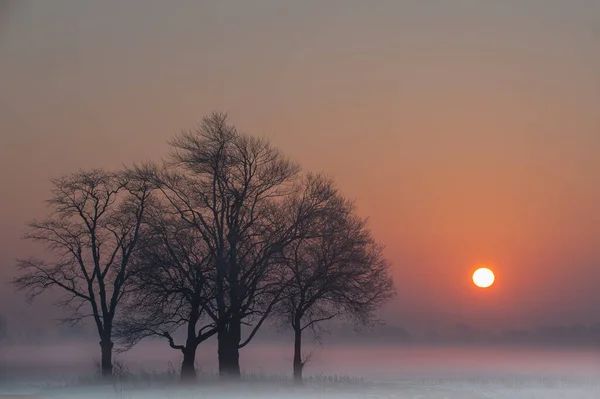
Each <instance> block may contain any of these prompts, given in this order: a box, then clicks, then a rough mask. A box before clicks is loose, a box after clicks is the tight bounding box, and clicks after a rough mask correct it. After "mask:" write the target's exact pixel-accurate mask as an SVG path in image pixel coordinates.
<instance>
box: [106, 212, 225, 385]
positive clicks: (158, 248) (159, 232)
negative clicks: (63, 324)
mask: <svg viewBox="0 0 600 399" xmlns="http://www.w3.org/2000/svg"><path fill="white" fill-rule="evenodd" d="M146 224H147V225H148V226H149V228H148V229H146V230H145V232H146V234H148V235H149V236H151V238H149V239H148V243H149V245H147V246H145V247H144V248H143V249H142V250H140V251H138V253H137V254H136V256H135V258H134V262H133V266H132V277H131V287H132V288H131V294H130V296H129V299H128V302H127V304H126V306H125V310H124V317H122V318H121V319H122V320H121V321H120V322H119V323H118V324H117V332H116V335H117V336H118V337H119V338H121V339H122V340H123V342H124V343H125V349H129V348H131V347H132V346H133V345H135V344H136V343H138V342H139V341H140V340H142V339H143V338H146V337H151V336H154V337H162V338H164V339H166V340H167V342H168V343H169V345H170V347H171V348H173V349H176V350H180V351H181V352H182V354H183V361H182V365H181V377H182V380H193V379H195V378H196V370H195V359H196V349H197V347H198V345H200V344H201V343H202V342H204V341H205V340H207V339H208V338H210V337H211V336H213V335H214V334H215V333H216V332H217V327H216V324H215V323H214V322H213V318H214V317H213V318H210V317H207V316H206V313H207V312H211V313H212V312H214V310H212V309H213V307H214V297H215V293H214V287H215V284H214V278H212V269H213V268H214V266H213V259H212V258H211V257H210V252H209V251H208V250H207V248H206V243H205V242H204V241H203V240H202V238H201V237H199V236H198V232H197V230H195V229H193V228H191V227H190V226H189V224H187V223H186V222H184V221H182V220H181V219H180V218H179V216H178V215H173V214H171V213H170V212H169V210H168V209H167V208H166V207H164V206H161V207H155V208H154V209H152V210H151V211H150V212H149V215H147V217H146ZM205 308H206V309H211V310H208V311H207V310H205ZM207 320H208V321H207ZM198 324H201V327H198ZM180 328H184V329H185V331H186V340H185V344H183V345H180V344H176V343H175V339H174V338H173V333H174V332H175V331H177V330H178V329H180Z"/></svg>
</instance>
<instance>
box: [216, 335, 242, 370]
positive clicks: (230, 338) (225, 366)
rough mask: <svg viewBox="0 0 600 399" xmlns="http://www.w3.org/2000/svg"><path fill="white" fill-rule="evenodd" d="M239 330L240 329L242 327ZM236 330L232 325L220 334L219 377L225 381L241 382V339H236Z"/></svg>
mask: <svg viewBox="0 0 600 399" xmlns="http://www.w3.org/2000/svg"><path fill="white" fill-rule="evenodd" d="M237 328H238V329H239V328H240V326H238V327H237ZM235 330H236V327H234V326H232V325H231V324H230V325H229V326H228V328H225V329H223V330H222V331H220V332H219V334H218V341H219V343H218V348H219V349H218V351H219V377H221V378H223V379H234V380H239V379H240V378H241V371H240V352H239V348H238V345H239V342H240V339H239V338H237V339H236V334H235ZM237 337H239V335H237Z"/></svg>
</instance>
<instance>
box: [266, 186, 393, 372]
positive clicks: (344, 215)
mask: <svg viewBox="0 0 600 399" xmlns="http://www.w3.org/2000/svg"><path fill="white" fill-rule="evenodd" d="M308 185H309V186H312V187H314V189H317V190H325V189H326V190H328V191H335V190H334V188H333V182H331V181H327V180H325V179H323V178H321V177H312V178H311V179H309V183H308ZM330 205H331V206H330V207H329V211H328V212H327V213H324V214H322V216H321V217H320V218H319V220H318V221H317V220H315V221H313V222H312V223H311V224H310V225H307V226H305V228H307V229H308V230H309V231H310V233H308V234H305V235H303V237H302V238H301V239H299V240H297V241H295V242H293V243H292V244H291V245H289V246H288V247H287V248H286V249H285V250H284V257H283V258H284V264H285V267H286V274H287V286H286V293H285V295H284V296H283V300H282V301H281V302H280V304H279V305H278V307H277V311H278V314H279V316H280V317H282V318H283V320H284V321H285V322H286V323H288V325H289V326H291V327H292V329H293V331H294V361H293V370H294V380H295V381H296V382H297V383H301V382H302V370H303V367H304V364H305V363H306V360H307V359H303V358H302V333H303V331H304V330H306V329H308V328H311V329H313V331H314V332H315V333H317V332H318V328H319V325H320V323H322V322H324V321H327V320H331V319H333V318H336V317H344V316H345V317H349V318H352V319H353V320H355V321H356V322H358V323H360V324H363V325H365V324H366V325H368V324H370V323H371V322H372V321H373V320H374V319H373V318H374V312H375V310H376V309H377V308H378V307H379V306H380V305H381V304H383V303H384V302H385V301H387V300H388V299H390V298H391V296H392V295H393V294H394V289H393V281H392V278H391V277H390V274H389V266H388V263H387V261H386V260H385V259H384V257H383V255H382V248H381V247H380V246H379V245H377V243H376V242H375V241H374V239H373V238H372V236H371V233H370V231H369V230H368V229H367V227H366V221H365V220H362V219H360V218H358V217H357V216H356V215H355V212H354V207H353V206H352V204H351V203H350V202H348V201H346V200H344V199H343V198H342V197H341V196H340V195H339V194H338V193H336V196H335V200H334V201H331V204H330Z"/></svg>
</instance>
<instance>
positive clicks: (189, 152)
mask: <svg viewBox="0 0 600 399" xmlns="http://www.w3.org/2000/svg"><path fill="white" fill-rule="evenodd" d="M171 145H172V146H173V147H174V149H175V151H174V153H173V154H172V156H171V159H170V162H169V163H168V169H167V170H164V171H162V173H160V174H159V175H158V179H157V186H158V187H159V188H160V190H161V192H162V194H163V195H164V198H165V199H166V201H167V202H168V204H169V205H170V207H171V208H172V211H173V212H174V213H176V214H178V215H179V217H180V218H181V220H183V221H184V222H186V223H187V224H188V225H189V226H190V227H191V228H193V229H196V231H197V234H198V236H199V237H201V238H202V240H203V241H204V243H205V245H206V248H207V250H208V251H209V257H210V259H211V260H212V262H213V266H214V268H213V276H212V277H211V278H214V284H215V288H214V289H215V299H214V304H213V303H207V304H204V305H203V309H204V311H205V313H206V315H208V316H209V317H210V318H211V319H212V320H213V322H214V323H215V325H216V326H217V329H218V331H217V336H218V355H219V372H220V375H221V376H231V377H234V378H239V376H240V368H239V349H240V348H242V347H244V346H245V345H247V344H248V343H249V342H250V341H251V340H252V338H253V337H254V335H255V334H256V332H257V331H258V329H259V328H260V327H261V325H262V324H263V322H264V321H265V319H266V318H267V316H268V315H269V313H270V311H271V310H272V308H273V306H274V305H275V304H276V303H277V302H278V301H279V299H280V294H281V293H282V291H283V281H282V277H283V276H282V273H281V265H280V264H278V263H277V262H275V261H274V260H275V258H276V257H277V254H278V253H280V252H281V251H282V250H283V248H285V247H286V246H287V245H289V244H290V243H291V242H293V241H294V240H296V239H297V238H298V237H299V234H300V231H301V229H300V228H299V226H300V225H301V224H302V223H307V222H308V219H310V218H311V217H314V215H316V214H318V213H319V212H320V211H321V210H320V209H321V207H322V205H323V204H324V202H325V201H324V199H323V198H310V199H309V198H302V197H301V194H302V188H301V187H300V186H299V185H298V176H299V171H300V168H299V167H298V165H296V164H295V163H293V162H291V161H290V160H288V159H287V158H286V157H284V156H283V155H282V154H281V153H280V152H279V151H277V150H276V149H275V148H273V147H272V146H271V145H270V144H269V143H268V142H266V141H264V140H261V139H257V138H254V137H249V136H246V135H242V134H240V133H238V132H237V130H236V129H235V127H233V126H231V125H229V124H228V123H227V116H226V115H225V114H222V113H213V114H211V115H209V116H208V117H206V118H204V119H203V121H202V123H201V125H200V126H199V127H198V129H196V130H194V131H189V132H183V133H181V134H180V135H179V136H177V137H176V138H175V139H174V140H172V141H171ZM299 200H302V201H304V202H303V205H302V206H299V207H296V208H293V209H295V210H296V211H297V212H296V213H294V214H292V215H290V212H289V211H290V209H292V208H290V205H291V204H292V202H293V201H299ZM284 214H288V217H285V218H284V217H282V215H284ZM242 323H244V324H246V325H249V326H250V331H249V333H248V335H247V336H246V337H242V329H241V326H242Z"/></svg>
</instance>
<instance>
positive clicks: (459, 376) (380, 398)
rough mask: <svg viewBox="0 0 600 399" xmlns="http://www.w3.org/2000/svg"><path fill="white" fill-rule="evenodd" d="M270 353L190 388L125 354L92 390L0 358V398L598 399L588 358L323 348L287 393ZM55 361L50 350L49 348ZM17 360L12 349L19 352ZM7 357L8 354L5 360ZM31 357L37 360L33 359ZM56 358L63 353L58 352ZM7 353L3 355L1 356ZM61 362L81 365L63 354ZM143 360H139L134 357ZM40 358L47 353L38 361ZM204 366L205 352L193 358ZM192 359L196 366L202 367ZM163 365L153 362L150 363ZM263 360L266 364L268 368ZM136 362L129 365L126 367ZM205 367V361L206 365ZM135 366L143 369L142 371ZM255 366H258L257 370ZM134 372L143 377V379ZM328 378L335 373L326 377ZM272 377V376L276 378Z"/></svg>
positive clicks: (278, 360)
mask: <svg viewBox="0 0 600 399" xmlns="http://www.w3.org/2000/svg"><path fill="white" fill-rule="evenodd" d="M282 349H283V348H280V347H271V348H265V347H254V348H253V349H252V350H250V349H249V350H248V351H246V352H245V353H244V355H245V358H246V359H248V357H251V358H252V360H253V363H254V362H256V363H260V364H262V365H263V366H262V367H255V368H252V367H250V366H249V363H250V362H249V361H248V360H246V363H247V364H248V365H247V366H246V367H244V364H242V366H243V367H244V369H245V370H247V371H246V373H245V375H244V378H243V381H241V382H239V383H235V384H223V383H219V382H218V380H217V378H216V376H215V374H214V371H212V370H210V369H208V370H205V371H201V372H200V376H199V380H198V382H197V383H195V384H193V385H186V386H183V385H182V384H181V383H179V381H178V376H177V372H176V370H175V369H176V367H174V366H171V368H168V369H165V368H164V367H163V369H160V370H158V368H154V370H158V371H148V370H152V367H151V366H153V363H151V362H150V361H149V359H150V358H154V359H155V360H156V361H157V363H156V364H164V362H165V361H172V360H176V359H177V356H174V357H173V358H172V359H166V358H165V357H166V355H172V352H168V351H165V352H161V351H160V350H155V351H153V352H150V347H147V348H146V349H144V348H140V349H139V350H138V353H129V354H127V356H125V357H124V359H123V362H125V363H126V364H131V365H132V368H131V369H130V368H128V367H125V366H120V368H118V370H117V371H118V374H119V377H118V378H117V380H116V381H114V382H112V383H104V382H102V381H101V380H100V379H99V378H98V377H97V376H96V375H95V373H94V370H93V367H89V368H88V369H85V367H83V364H82V365H80V366H77V365H76V364H74V363H73V364H71V365H69V366H67V365H66V364H64V363H60V362H59V361H58V360H55V361H56V365H55V367H50V366H49V364H48V363H46V364H41V365H37V366H36V367H32V366H28V365H26V363H27V362H30V361H31V360H30V359H27V357H26V356H22V357H21V359H22V360H21V362H20V363H18V362H17V363H16V364H17V366H15V367H10V368H9V367H7V360H8V359H7V357H6V355H7V352H5V353H4V356H3V363H2V364H3V366H2V370H1V371H2V374H1V379H0V398H1V399H8V398H11V399H15V398H21V399H25V398H30V399H34V398H36V399H46V398H47V399H61V398H65V399H67V398H69V399H76V398H80V399H105V398H106V399H113V398H114V399H138V398H139V399H142V398H147V399H159V398H165V399H166V398H168V399H178V398H181V399H187V398H190V399H191V398H207V399H208V398H216V399H218V398H223V399H234V398H240V399H241V398H257V399H258V398H282V399H286V398H297V399H300V398H315V399H316V398H323V399H325V398H331V399H338V398H340V399H341V398H369V399H384V398H385V399H538V398H539V399H554V398H564V399H588V398H589V399H592V398H593V399H598V398H599V397H600V378H599V377H600V367H599V366H600V356H598V355H599V354H598V353H597V352H594V351H589V350H578V351H573V350H569V351H566V350H560V351H559V350H554V351H549V350H531V349H530V350H517V349H513V350H508V349H493V350H492V349H481V348H480V349H473V348H470V349H467V348H395V347H394V348H389V347H379V348H377V347H369V348H342V347H338V348H328V349H327V348H323V350H322V351H320V352H318V356H316V360H315V361H314V363H313V364H312V365H311V367H309V368H308V369H307V381H306V384H305V386H303V387H296V386H294V385H293V384H292V383H291V381H290V380H289V377H288V376H287V375H286V374H285V373H284V372H282V370H284V369H283V367H289V365H288V364H287V363H286V362H287V360H288V359H287V357H286V356H282V355H281V353H283V352H282ZM53 350H54V351H56V355H57V357H56V358H55V359H59V357H58V353H59V351H58V349H57V348H54V349H53ZM21 352H22V348H21ZM13 353H14V352H13ZM38 353H39V351H38ZM62 353H63V354H65V351H64V350H63V351H62ZM10 354H11V351H8V355H10ZM70 354H71V355H70V356H71V357H69V358H68V360H69V361H70V362H74V361H75V360H76V358H77V356H81V357H82V358H83V356H87V355H88V354H87V353H86V352H85V351H84V350H83V349H82V350H81V351H73V350H72V351H71V352H70ZM144 354H145V356H146V357H144V356H143V355H144ZM45 355H47V353H45ZM202 355H203V356H205V357H206V359H208V358H210V356H211V355H212V354H211V353H203V354H202ZM203 356H200V363H202V362H204V361H205V359H204V357H203ZM159 358H160V360H161V362H163V363H158V360H159ZM269 360H270V362H269ZM136 361H137V363H136ZM206 361H207V360H206ZM142 364H143V367H142ZM265 365H267V366H266V367H265ZM144 369H145V370H146V371H144ZM336 370H337V371H338V372H335V371H336ZM277 371H279V373H277Z"/></svg>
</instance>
